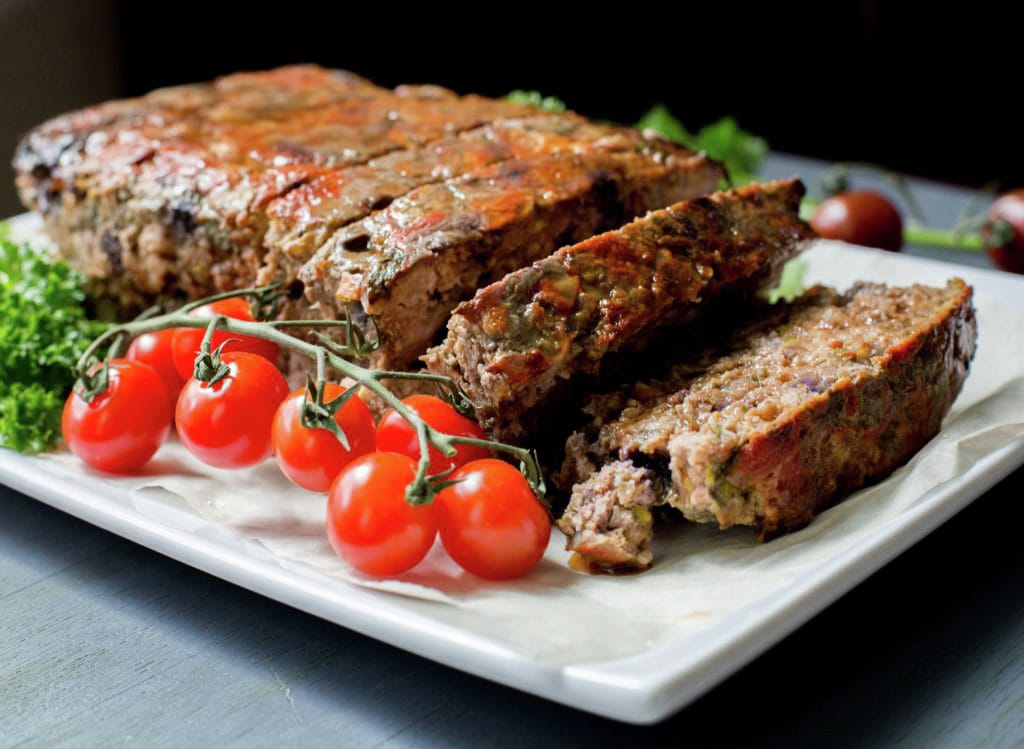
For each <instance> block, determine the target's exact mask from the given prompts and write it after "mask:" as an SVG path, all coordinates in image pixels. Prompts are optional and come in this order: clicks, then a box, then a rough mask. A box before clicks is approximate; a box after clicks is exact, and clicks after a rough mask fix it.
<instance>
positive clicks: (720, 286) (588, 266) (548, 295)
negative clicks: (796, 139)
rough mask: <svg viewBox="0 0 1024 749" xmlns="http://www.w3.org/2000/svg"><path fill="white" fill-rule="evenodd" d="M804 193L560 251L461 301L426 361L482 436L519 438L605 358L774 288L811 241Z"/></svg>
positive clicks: (639, 227)
mask: <svg viewBox="0 0 1024 749" xmlns="http://www.w3.org/2000/svg"><path fill="white" fill-rule="evenodd" d="M803 194H804V188H803V185H802V184H801V183H800V182H799V181H798V180H786V181H780V182H772V183H768V184H763V185H750V186H748V187H743V188H739V189H736V190H728V191H726V192H721V193H716V194H714V195H710V196H707V197H702V198H697V199H694V200H689V201H685V202H681V203H677V204H675V205H673V206H670V207H669V208H665V209H662V210H659V211H654V212H652V213H649V214H647V215H646V216H645V217H643V218H641V219H637V220H636V221H633V222H632V223H630V224H627V225H626V226H624V227H622V228H621V229H617V230H615V231H610V232H606V233H604V234H600V235H598V236H596V237H591V238H589V239H585V240H584V241H582V242H580V243H578V244H575V245H572V246H570V247H563V248H562V249H560V250H558V251H557V252H556V253H554V254H553V255H550V256H548V257H546V258H544V259H543V260H539V261H537V262H535V263H534V264H533V265H531V266H529V267H526V268H521V269H519V270H517V271H514V272H513V273H510V274H509V275H507V276H505V277H504V278H503V279H501V280H500V281H497V282H495V283H494V284H491V285H490V286H488V287H487V288H484V289H481V290H480V291H478V292H477V293H476V296H474V297H473V299H472V300H470V301H468V302H465V303H463V304H461V305H460V306H459V307H458V308H457V309H456V310H455V313H454V314H453V315H452V317H451V319H450V320H449V321H448V335H447V337H446V338H445V340H444V342H443V343H442V344H441V345H440V346H437V347H435V348H433V349H431V350H430V351H429V352H428V354H427V356H426V357H424V360H425V361H426V362H427V366H428V367H429V368H430V369H431V370H432V371H434V372H437V373H439V374H443V375H447V376H449V377H451V378H452V380H453V381H454V382H455V383H456V384H457V385H458V386H459V387H460V388H462V390H463V391H464V392H465V393H466V394H467V395H468V396H469V399H470V400H471V401H472V402H473V403H474V407H475V410H476V417H477V419H478V421H479V422H480V424H481V426H483V428H484V429H485V430H486V431H487V432H488V433H489V434H491V435H492V436H494V437H495V438H496V439H500V440H502V441H505V442H517V441H521V440H522V439H523V438H524V437H525V436H526V435H527V434H528V433H529V432H530V431H531V429H532V428H533V427H534V426H535V422H536V421H537V419H536V418H535V415H537V414H541V413H544V412H546V411H547V408H548V405H549V402H551V401H553V400H554V401H562V400H564V398H565V395H566V393H567V391H569V390H572V391H578V390H579V386H580V384H581V382H584V383H585V382H586V381H587V380H590V379H593V378H594V377H596V376H597V375H598V374H599V373H600V371H601V367H602V364H603V362H604V361H605V359H606V357H608V356H610V355H613V354H615V353H617V352H625V351H639V350H641V349H643V348H644V347H645V345H646V344H647V342H648V340H649V339H650V338H651V335H652V334H653V333H654V332H655V331H657V330H659V329H660V328H665V327H669V326H679V325H682V324H686V323H690V322H692V321H693V320H694V318H695V317H697V316H698V313H699V312H701V311H702V310H707V309H708V302H709V301H710V300H712V299H715V298H716V297H718V296H720V295H721V294H723V293H728V292H729V291H730V290H738V289H742V291H743V292H744V293H748V292H750V291H752V290H756V288H757V287H763V286H765V285H768V284H772V283H774V280H775V279H776V278H777V275H778V271H779V270H780V269H781V267H782V265H783V264H784V263H785V262H786V261H787V260H788V259H789V258H791V257H792V256H793V255H794V254H795V253H796V252H798V251H799V250H801V249H802V248H803V247H804V246H805V245H806V243H807V242H809V241H810V240H811V239H812V238H813V236H814V233H813V231H812V230H811V228H810V227H809V226H808V225H807V224H806V223H804V222H803V221H801V220H800V218H799V215H798V214H799V208H800V199H801V197H802V196H803Z"/></svg>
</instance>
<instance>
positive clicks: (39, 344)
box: [0, 224, 105, 453]
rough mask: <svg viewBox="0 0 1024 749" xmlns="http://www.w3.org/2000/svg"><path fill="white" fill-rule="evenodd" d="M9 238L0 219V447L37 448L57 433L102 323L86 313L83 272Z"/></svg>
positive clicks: (49, 443)
mask: <svg viewBox="0 0 1024 749" xmlns="http://www.w3.org/2000/svg"><path fill="white" fill-rule="evenodd" d="M8 236H9V233H8V229H7V227H6V226H4V225H3V224H0V445H2V446H4V447H9V448H12V449H14V450H17V451H19V452H26V453H35V452H40V451H42V450H45V449H47V448H48V447H51V446H52V445H53V444H54V443H55V442H56V441H57V438H58V437H59V436H60V418H61V410H62V409H63V406H64V399H65V398H66V397H67V394H68V393H69V392H70V391H71V386H72V384H73V383H74V375H73V374H72V371H71V370H72V367H73V366H74V365H75V362H76V361H77V360H78V358H79V357H80V356H81V354H82V352H83V351H85V349H86V348H87V347H88V345H89V342H90V341H91V340H92V339H93V338H95V337H96V336H97V335H99V333H101V332H102V331H103V329H104V328H105V325H104V324H103V323H99V322H96V321H93V320H89V319H88V318H87V317H86V315H85V310H84V308H83V307H82V303H83V302H84V301H85V293H84V291H83V290H82V286H83V282H84V281H85V277H84V276H83V275H82V274H81V273H79V272H78V271H75V270H73V269H72V268H71V267H70V266H68V265H67V263H64V262H62V261H56V262H53V261H51V260H50V259H49V258H48V257H47V255H46V253H44V252H42V251H40V250H37V249H34V248H32V247H29V246H28V245H27V244H22V243H15V242H12V241H10V240H9V239H8Z"/></svg>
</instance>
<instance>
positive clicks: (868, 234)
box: [811, 190, 903, 252]
mask: <svg viewBox="0 0 1024 749" xmlns="http://www.w3.org/2000/svg"><path fill="white" fill-rule="evenodd" d="M811 226H813V227H814V231H816V232H818V234H819V235H820V236H822V237H825V238H826V239H841V240H842V241H844V242H850V243H851V244H861V245H865V246H867V247H878V248H880V249H883V250H892V251H894V252H895V251H898V250H899V249H900V248H901V247H902V246H903V220H902V219H901V218H900V214H899V212H898V211H897V210H896V208H895V207H894V206H893V204H892V203H891V202H889V199H888V198H886V197H885V196H884V195H880V194H878V193H877V192H872V191H871V190H854V191H852V192H842V193H839V194H838V195H833V196H832V197H830V198H827V199H825V200H823V201H822V203H821V205H819V206H818V210H816V211H815V212H814V217H813V218H812V219H811Z"/></svg>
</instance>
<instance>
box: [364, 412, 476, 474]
mask: <svg viewBox="0 0 1024 749" xmlns="http://www.w3.org/2000/svg"><path fill="white" fill-rule="evenodd" d="M402 403H404V404H405V405H406V406H408V407H409V408H410V409H412V410H413V411H414V412H415V413H416V414H418V415H419V417H420V418H421V419H423V420H424V421H425V422H427V424H429V425H430V426H432V427H433V428H434V429H436V430H438V431H439V432H444V433H445V434H453V435H457V436H459V437H473V438H476V439H481V440H485V439H487V435H486V434H484V431H483V430H482V429H481V428H480V426H479V425H478V424H477V423H476V422H475V421H473V420H472V419H468V418H466V417H465V416H463V415H462V414H460V413H459V412H458V411H456V410H455V408H454V407H453V406H452V405H451V404H449V403H445V402H444V401H443V400H441V399H440V398H437V397H436V396H433V395H411V396H409V397H408V398H406V399H404V400H403V401H402ZM377 449H378V450H382V451H384V450H387V451H390V452H396V453H401V454H402V455H408V456H409V457H410V458H412V459H413V460H419V458H420V444H419V441H418V440H417V438H416V430H415V429H414V428H413V427H412V425H411V424H410V423H409V422H407V421H406V420H405V419H403V418H402V417H401V416H400V415H399V414H398V412H397V411H395V410H394V409H388V411H387V412H386V413H385V414H384V417H383V418H382V419H381V420H380V424H379V425H378V426H377ZM491 454H492V453H491V451H490V450H488V449H487V448H485V447H477V446H475V445H456V453H455V455H454V456H452V457H451V458H448V457H445V456H444V455H442V454H441V452H440V451H439V450H438V449H437V448H435V447H431V448H430V473H431V474H432V475H433V474H438V473H441V472H442V471H446V470H448V469H449V468H451V467H452V466H456V467H458V466H461V465H465V464H466V463H468V462H469V461H471V460H479V459H480V458H488V457H490V456H491Z"/></svg>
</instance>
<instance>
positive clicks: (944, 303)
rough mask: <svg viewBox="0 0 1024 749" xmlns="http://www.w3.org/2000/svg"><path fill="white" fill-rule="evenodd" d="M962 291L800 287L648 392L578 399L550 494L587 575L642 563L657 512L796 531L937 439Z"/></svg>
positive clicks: (963, 331)
mask: <svg viewBox="0 0 1024 749" xmlns="http://www.w3.org/2000/svg"><path fill="white" fill-rule="evenodd" d="M975 336H976V324H975V317H974V309H973V306H972V304H971V288H970V287H969V286H967V285H965V284H964V283H963V282H962V281H960V280H959V279H954V280H952V281H950V282H949V283H948V284H947V285H946V286H945V288H932V287H927V286H912V287H909V288H887V287H885V286H881V285H874V284H862V285H857V286H855V287H853V288H852V289H851V290H850V291H849V292H848V293H846V294H838V293H836V292H834V291H832V290H829V289H825V288H816V289H812V290H811V291H809V292H807V293H806V294H805V295H804V296H803V297H802V298H800V299H798V300H797V301H795V302H793V303H792V304H789V305H784V306H783V307H782V308H781V309H778V310H776V311H774V312H773V313H771V314H769V315H768V316H767V317H765V318H764V319H762V320H760V321H759V322H757V323H753V324H750V325H748V326H747V327H746V328H745V329H743V330H740V331H739V332H737V334H736V335H735V337H734V338H733V339H732V340H731V342H730V343H729V344H728V345H727V346H725V347H724V349H723V348H714V349H711V350H709V351H706V352H704V353H702V354H700V355H696V356H693V355H684V356H683V357H682V358H681V359H680V360H679V362H678V363H676V364H675V365H674V366H673V367H672V368H671V370H670V371H669V372H668V373H667V375H666V376H665V377H663V378H661V379H658V380H655V381H652V382H647V383H643V384H638V385H634V386H631V387H629V388H627V389H624V390H620V391H618V392H614V393H611V394H605V395H601V396H596V397H594V398H593V399H592V400H591V402H590V403H589V405H588V407H587V411H588V413H589V414H590V416H591V417H592V423H591V424H590V425H589V426H588V427H587V428H586V429H584V430H581V431H578V432H576V433H575V434H573V435H572V437H570V438H569V440H568V443H567V457H566V461H565V464H564V466H563V468H562V470H561V472H560V474H559V475H558V476H557V477H556V482H557V483H559V484H560V485H561V486H562V487H564V488H565V489H566V490H571V499H570V502H569V506H568V508H567V509H566V511H565V513H564V515H563V516H562V518H561V519H560V520H559V522H558V525H559V527H560V528H561V529H562V531H564V532H565V534H566V535H567V536H568V538H569V541H568V547H569V548H570V549H574V550H576V551H578V552H579V553H580V554H581V555H583V557H584V558H586V559H587V560H588V561H590V562H592V563H594V564H597V565H602V566H613V567H614V566H625V567H646V566H647V565H649V564H650V563H651V560H652V554H651V550H650V545H649V541H650V539H651V537H652V533H653V521H652V513H651V508H652V507H656V506H658V505H662V504H666V505H670V506H671V507H674V508H676V509H678V510H680V511H681V512H682V514H683V515H684V516H685V517H686V518H688V519H689V520H692V521H696V522H716V523H718V525H719V526H720V527H721V528H728V527H729V526H732V525H751V526H755V527H756V528H757V530H758V533H759V535H760V536H761V537H762V538H765V537H770V536H772V535H775V534H777V533H781V532H786V531H791V530H794V529H797V528H800V527H801V526H803V525H805V524H806V523H808V522H809V521H810V520H811V518H812V517H813V516H814V514H815V513H817V512H818V511H820V510H821V509H823V508H824V507H825V506H826V505H827V504H828V503H829V502H830V501H833V500H835V499H837V498H840V497H842V496H843V495H845V494H846V493H848V492H850V491H852V490H853V489H855V488H857V487H859V486H861V485H862V484H863V483H864V482H865V481H868V480H871V479H875V478H878V477H881V476H884V475H886V474H887V473H889V472H890V471H892V470H893V469H894V468H896V467H897V466H899V465H900V464H901V463H903V462H905V461H906V460H908V459H909V458H910V456H912V455H913V454H914V453H915V452H916V451H917V450H919V449H920V448H921V447H922V446H923V445H924V444H925V443H926V442H927V441H928V440H930V439H931V438H932V437H933V436H934V435H935V434H936V433H937V432H938V430H939V426H940V424H941V422H942V419H943V417H944V416H945V414H946V413H947V411H948V410H949V407H950V405H951V404H952V402H953V400H954V399H955V398H956V396H957V394H958V393H959V391H960V388H961V386H962V385H963V382H964V378H965V377H966V375H967V370H968V366H969V363H970V361H971V358H972V356H973V354H974V346H975Z"/></svg>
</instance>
